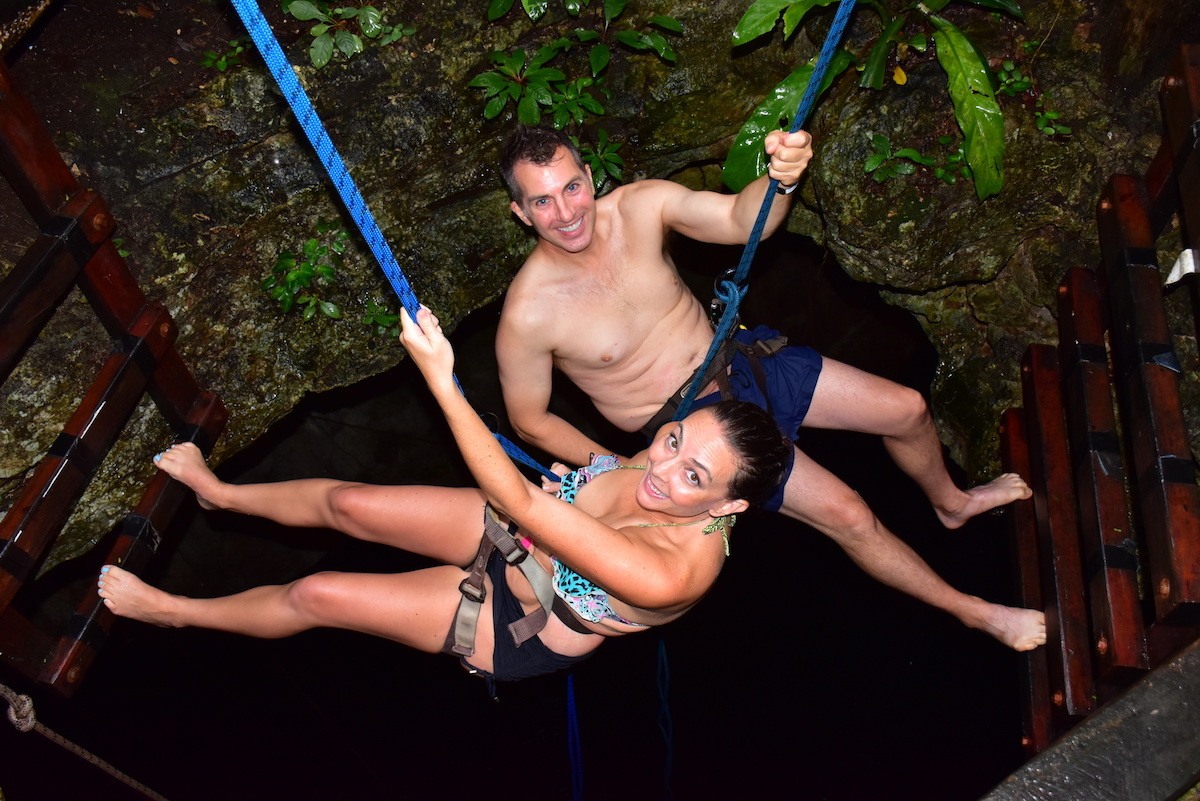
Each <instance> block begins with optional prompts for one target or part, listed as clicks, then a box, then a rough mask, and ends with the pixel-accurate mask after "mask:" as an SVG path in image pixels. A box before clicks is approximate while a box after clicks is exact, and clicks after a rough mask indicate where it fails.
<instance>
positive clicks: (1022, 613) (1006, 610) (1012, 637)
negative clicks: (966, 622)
mask: <svg viewBox="0 0 1200 801" xmlns="http://www.w3.org/2000/svg"><path fill="white" fill-rule="evenodd" d="M989 606H990V609H989V610H988V612H989V613H988V616H987V620H985V621H984V623H983V624H982V625H981V626H980V627H979V628H980V629H982V630H983V631H986V632H987V633H988V634H990V635H992V636H993V637H995V638H996V639H997V640H999V641H1000V642H1002V643H1004V644H1005V645H1007V646H1008V647H1009V648H1012V649H1013V650H1015V651H1032V650H1033V649H1034V648H1037V647H1038V646H1039V645H1045V644H1046V615H1045V614H1044V613H1043V612H1040V611H1038V610H1037V609H1021V608H1018V607H1013V606H1000V605H999V604H989Z"/></svg>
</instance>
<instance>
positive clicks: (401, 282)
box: [233, 0, 558, 481]
mask: <svg viewBox="0 0 1200 801" xmlns="http://www.w3.org/2000/svg"><path fill="white" fill-rule="evenodd" d="M233 7H234V8H235V9H236V10H237V12H238V16H240V17H241V18H242V24H244V25H245V26H246V30H247V31H248V32H249V33H250V38H251V39H253V40H254V45H255V47H257V48H258V52H259V54H261V55H262V58H263V61H265V62H266V64H267V69H268V70H269V71H270V73H271V76H272V77H273V78H274V79H275V83H277V84H278V85H279V90H280V91H281V92H282V93H283V96H284V98H285V99H286V100H287V102H288V105H289V106H291V107H292V113H293V114H294V115H295V116H296V121H297V122H299V123H300V127H301V128H302V129H303V130H304V135H305V136H307V137H308V141H309V142H310V143H311V144H312V146H313V149H314V150H316V152H317V157H318V158H319V159H320V160H321V164H322V166H324V167H325V171H326V172H327V173H328V174H329V179H330V181H332V182H333V185H334V188H336V189H337V191H338V195H340V196H341V198H342V202H343V203H344V204H345V205H346V210H347V211H349V212H350V216H351V218H353V220H354V224H355V225H356V226H358V230H359V233H361V234H362V237H363V240H364V241H365V242H366V243H367V246H368V247H369V248H370V249H371V253H372V254H374V256H375V260H376V261H377V262H379V266H380V267H381V268H383V274H384V275H385V276H386V277H387V279H388V282H389V283H390V284H391V285H392V289H393V290H395V292H396V297H398V298H399V299H400V303H401V305H403V306H404V309H405V310H406V311H407V312H408V314H409V316H411V317H412V318H413V319H414V320H415V319H416V317H417V310H418V309H419V308H420V305H421V304H420V302H419V301H418V300H417V296H416V293H414V292H413V290H412V287H411V286H410V285H409V283H408V279H406V278H405V277H404V273H403V272H402V271H401V270H400V265H399V264H397V263H396V257H395V256H393V255H392V251H391V248H389V247H388V244H387V241H386V240H385V239H384V238H383V232H382V231H380V230H379V224H378V223H376V222H375V217H374V215H372V214H371V210H370V209H369V208H367V204H366V201H364V200H363V197H362V195H361V194H360V193H359V191H358V186H357V185H356V184H355V183H354V179H353V178H352V177H350V171H349V170H347V169H346V165H345V163H344V162H343V161H342V157H341V155H340V154H339V153H338V151H337V148H335V147H334V146H333V142H332V141H331V140H330V138H329V134H328V133H326V132H325V126H324V125H323V124H322V122H321V118H320V117H318V116H317V111H316V109H314V108H313V105H312V102H310V101H309V99H308V94H307V93H306V92H305V91H304V87H303V86H301V85H300V81H299V79H297V78H296V73H295V72H294V71H293V70H292V65H291V64H290V63H288V60H287V58H286V57H285V56H284V54H283V50H282V49H281V48H280V47H279V41H278V40H277V39H276V38H275V34H274V33H273V32H272V31H271V26H270V25H269V24H268V23H267V20H266V18H265V17H263V15H262V12H261V11H260V10H259V8H258V3H256V2H255V0H233ZM454 383H455V385H456V386H458V388H459V391H461V390H462V385H461V384H459V383H458V377H457V376H455V378H454ZM495 437H496V439H497V440H498V441H499V442H500V444H501V446H502V447H503V448H504V452H505V453H507V454H508V455H509V456H510V457H512V458H513V459H514V460H516V461H518V462H520V463H521V464H524V465H526V466H528V467H531V468H533V469H534V470H537V471H538V472H539V473H541V474H542V475H544V476H546V477H547V478H549V479H550V480H552V481H557V480H558V476H556V475H555V474H554V473H552V472H550V471H549V470H548V469H546V468H545V467H542V466H541V465H540V464H538V463H537V462H536V461H534V460H533V459H532V458H531V457H530V456H529V455H528V454H526V453H525V452H524V451H522V450H521V449H520V448H518V447H517V446H516V445H514V444H513V443H512V442H510V441H509V440H508V439H506V438H505V437H504V436H502V435H501V434H498V433H497V434H495Z"/></svg>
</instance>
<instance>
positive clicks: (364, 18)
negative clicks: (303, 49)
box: [284, 0, 416, 69]
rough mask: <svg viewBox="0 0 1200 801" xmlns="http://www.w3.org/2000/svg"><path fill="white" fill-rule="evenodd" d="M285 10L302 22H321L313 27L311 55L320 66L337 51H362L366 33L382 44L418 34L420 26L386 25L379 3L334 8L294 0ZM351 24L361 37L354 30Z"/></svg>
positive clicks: (313, 1)
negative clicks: (417, 28) (417, 30)
mask: <svg viewBox="0 0 1200 801" xmlns="http://www.w3.org/2000/svg"><path fill="white" fill-rule="evenodd" d="M284 10H285V11H287V13H289V14H291V15H292V16H293V17H295V18H296V19H298V20H300V21H301V22H310V21H312V20H316V21H317V24H316V25H313V26H312V27H311V28H309V33H310V34H312V37H313V40H312V44H311V45H309V48H308V57H309V59H310V60H311V61H312V65H313V66H314V67H317V68H318V69H320V68H321V67H324V66H325V65H326V64H328V63H329V61H330V59H332V58H333V55H334V53H335V52H340V53H341V54H342V55H343V56H344V57H346V58H351V57H352V56H355V55H357V54H358V53H361V52H362V51H363V47H364V43H363V37H364V36H365V37H366V38H368V39H371V40H373V41H374V42H375V43H376V44H378V45H381V46H382V45H388V44H391V43H392V42H394V41H396V40H397V39H400V38H401V37H404V36H412V35H413V34H414V33H416V29H414V28H410V27H407V26H404V25H387V24H384V21H383V13H382V12H381V11H380V10H379V9H378V8H376V7H375V6H337V7H330V6H329V4H328V3H324V2H321V1H320V0H292V2H290V3H286V4H285V5H284ZM351 23H353V24H354V26H356V27H357V29H358V31H359V33H361V34H362V35H361V36H360V35H359V33H355V32H354V31H353V30H352V29H351V27H352V26H351Z"/></svg>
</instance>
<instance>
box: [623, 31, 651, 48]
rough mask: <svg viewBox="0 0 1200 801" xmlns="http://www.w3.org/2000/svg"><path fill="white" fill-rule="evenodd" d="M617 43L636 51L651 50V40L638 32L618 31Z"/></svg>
mask: <svg viewBox="0 0 1200 801" xmlns="http://www.w3.org/2000/svg"><path fill="white" fill-rule="evenodd" d="M617 41H618V42H620V43H621V44H623V45H625V46H626V47H629V48H632V49H634V50H649V49H650V47H651V45H650V40H649V39H648V38H646V35H645V34H643V33H638V32H637V31H617Z"/></svg>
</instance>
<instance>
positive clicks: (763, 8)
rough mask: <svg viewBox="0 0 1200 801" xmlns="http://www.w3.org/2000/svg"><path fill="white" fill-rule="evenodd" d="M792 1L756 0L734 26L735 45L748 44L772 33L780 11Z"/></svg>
mask: <svg viewBox="0 0 1200 801" xmlns="http://www.w3.org/2000/svg"><path fill="white" fill-rule="evenodd" d="M792 2H793V0H755V1H754V3H753V4H752V5H751V6H750V7H749V8H748V9H746V13H744V14H742V18H741V19H740V20H738V24H737V25H736V26H734V29H733V46H734V47H737V46H738V45H743V44H746V42H751V41H753V40H755V39H757V38H758V37H760V36H762V35H764V34H768V33H770V32H771V31H772V30H774V28H775V21H776V20H777V19H779V14H780V12H782V11H783V10H784V9H785V8H787V7H788V6H790V5H791V4H792Z"/></svg>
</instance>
